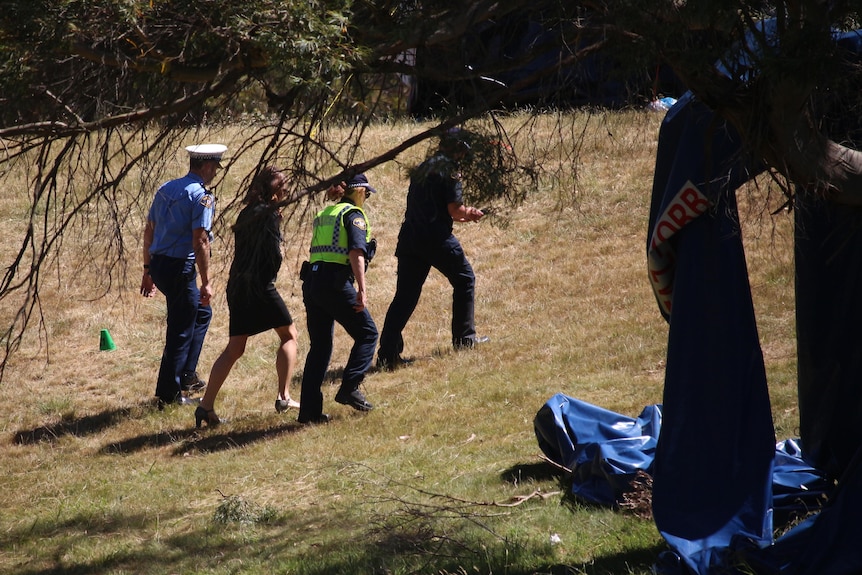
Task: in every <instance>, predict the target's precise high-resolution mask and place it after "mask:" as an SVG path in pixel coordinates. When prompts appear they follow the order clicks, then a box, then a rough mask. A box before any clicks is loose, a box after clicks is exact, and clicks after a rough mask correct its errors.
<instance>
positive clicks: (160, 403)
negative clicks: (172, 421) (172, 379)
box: [156, 393, 201, 411]
mask: <svg viewBox="0 0 862 575" xmlns="http://www.w3.org/2000/svg"><path fill="white" fill-rule="evenodd" d="M200 403H201V399H200V398H199V397H198V398H191V397H186V396H185V395H183V394H182V393H178V394H177V395H176V396H175V397H172V398H170V399H168V398H165V397H158V396H157V397H156V407H158V408H159V411H162V410H163V409H164V408H165V407H167V406H168V405H200Z"/></svg>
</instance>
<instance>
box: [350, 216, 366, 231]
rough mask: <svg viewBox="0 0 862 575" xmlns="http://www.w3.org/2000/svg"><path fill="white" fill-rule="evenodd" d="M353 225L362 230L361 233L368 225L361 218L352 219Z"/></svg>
mask: <svg viewBox="0 0 862 575" xmlns="http://www.w3.org/2000/svg"><path fill="white" fill-rule="evenodd" d="M353 225H354V226H356V227H357V228H359V229H360V230H362V231H363V232H364V231H365V229H366V228H367V227H368V225H367V224H366V223H365V218H361V217H356V218H353Z"/></svg>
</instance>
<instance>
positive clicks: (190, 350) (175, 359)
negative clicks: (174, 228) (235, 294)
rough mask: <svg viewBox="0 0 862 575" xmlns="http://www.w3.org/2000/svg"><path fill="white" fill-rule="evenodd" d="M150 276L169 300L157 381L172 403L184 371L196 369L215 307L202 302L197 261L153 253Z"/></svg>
mask: <svg viewBox="0 0 862 575" xmlns="http://www.w3.org/2000/svg"><path fill="white" fill-rule="evenodd" d="M150 276H152V278H153V283H155V284H156V287H157V288H159V291H160V292H162V293H163V294H165V300H166V301H167V307H168V314H167V327H166V329H165V349H164V351H163V352H162V361H161V365H160V366H159V377H158V380H157V381H156V396H157V397H159V398H160V399H162V400H163V401H165V402H167V403H171V402H172V401H174V400H175V399H176V397H177V394H179V393H180V392H181V387H180V378H181V376H182V374H183V373H190V372H195V371H197V366H198V359H200V355H201V349H202V348H203V345H204V338H205V337H206V334H207V330H208V329H209V325H210V320H211V319H212V308H211V307H210V306H208V305H202V304H201V303H200V300H201V294H200V289H199V288H198V284H197V269H196V268H195V260H193V259H192V260H187V259H179V258H171V257H168V256H161V255H157V254H153V255H152V256H151V257H150Z"/></svg>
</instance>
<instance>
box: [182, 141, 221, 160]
mask: <svg viewBox="0 0 862 575" xmlns="http://www.w3.org/2000/svg"><path fill="white" fill-rule="evenodd" d="M186 151H187V152H188V153H189V158H191V159H193V160H200V161H202V162H206V161H216V162H220V161H221V157H222V154H224V153H225V152H226V151H227V146H225V145H224V144H199V145H197V146H187V147H186Z"/></svg>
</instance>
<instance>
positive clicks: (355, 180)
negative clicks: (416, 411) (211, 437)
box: [298, 174, 377, 423]
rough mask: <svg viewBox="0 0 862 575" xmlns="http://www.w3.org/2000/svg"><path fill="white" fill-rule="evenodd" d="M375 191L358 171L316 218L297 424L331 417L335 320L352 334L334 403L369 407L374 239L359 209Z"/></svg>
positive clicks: (305, 286)
mask: <svg viewBox="0 0 862 575" xmlns="http://www.w3.org/2000/svg"><path fill="white" fill-rule="evenodd" d="M376 191H377V190H375V189H374V188H373V187H371V185H370V184H369V183H368V179H367V178H366V177H365V174H358V175H356V176H354V177H352V178H351V179H350V180H349V181H348V182H347V183H346V185H344V186H337V187H335V188H334V189H333V190H331V193H330V197H333V196H334V198H336V199H338V202H337V203H336V204H334V205H331V206H329V207H327V208H325V209H323V210H321V211H320V212H319V213H318V214H317V217H315V218H314V230H313V236H312V239H311V250H310V257H309V261H308V262H307V263H306V264H304V265H303V271H302V272H301V274H300V275H301V277H302V280H303V283H302V299H303V302H304V303H305V317H306V322H307V324H308V339H309V342H310V348H309V350H308V355H307V356H306V359H305V368H304V370H303V374H302V389H301V392H300V393H301V395H300V407H299V418H298V420H299V422H300V423H325V422H327V421H329V416H328V415H327V414H325V413H323V393H322V392H321V389H320V388H321V385H322V384H323V379H324V377H325V376H326V370H327V368H328V367H329V360H330V357H331V356H332V336H333V330H334V327H335V322H338V323H339V324H340V325H341V326H342V327H343V328H344V329H345V331H347V333H348V334H349V335H350V337H352V338H353V348H352V349H351V351H350V357H349V358H348V360H347V365H345V366H344V374H343V376H342V380H341V387H340V388H339V390H338V392H337V393H336V395H335V401H336V402H337V403H341V404H344V405H349V406H350V407H352V408H354V409H356V410H359V411H370V410H371V409H372V408H373V406H372V405H371V404H370V403H369V402H368V401H367V400H366V399H365V395H364V394H363V393H362V391H360V389H359V386H360V384H361V383H362V381H363V379H364V378H365V373H366V372H367V371H368V369H369V368H370V367H371V362H372V359H373V357H374V349H375V346H376V345H377V326H376V325H374V320H373V319H371V314H370V313H369V312H368V308H367V307H366V306H367V304H368V295H367V292H366V286H365V270H366V268H367V267H368V263H369V262H370V261H371V259H372V258H373V257H374V253H375V252H376V248H377V245H376V243H377V242H376V241H375V240H373V239H372V238H371V228H370V226H369V225H368V217H367V215H366V214H365V210H364V209H363V206H364V205H365V201H366V200H367V199H368V198H369V197H370V196H371V194H373V193H375V192H376ZM341 194H343V195H341ZM338 196H341V197H340V198H339V197H338Z"/></svg>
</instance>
